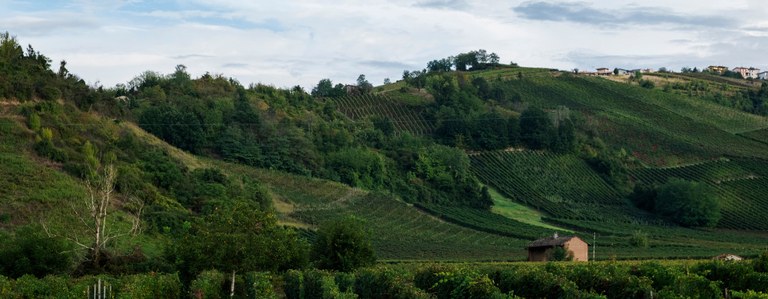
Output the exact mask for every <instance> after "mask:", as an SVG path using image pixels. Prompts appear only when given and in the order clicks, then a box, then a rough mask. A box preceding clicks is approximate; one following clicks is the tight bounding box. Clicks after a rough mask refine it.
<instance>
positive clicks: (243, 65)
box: [221, 62, 251, 69]
mask: <svg viewBox="0 0 768 299" xmlns="http://www.w3.org/2000/svg"><path fill="white" fill-rule="evenodd" d="M250 66H251V65H249V64H247V63H237V62H230V63H225V64H222V65H221V67H222V68H225V69H230V68H235V69H244V68H248V67H250Z"/></svg>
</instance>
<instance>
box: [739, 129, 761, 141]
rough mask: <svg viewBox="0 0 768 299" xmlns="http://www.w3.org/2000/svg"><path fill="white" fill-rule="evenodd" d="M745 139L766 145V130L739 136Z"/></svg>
mask: <svg viewBox="0 0 768 299" xmlns="http://www.w3.org/2000/svg"><path fill="white" fill-rule="evenodd" d="M740 135H741V136H744V137H746V138H749V139H752V140H755V141H759V142H762V143H765V144H768V129H762V130H754V131H750V132H744V133H741V134H740Z"/></svg>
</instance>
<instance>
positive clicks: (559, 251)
mask: <svg viewBox="0 0 768 299" xmlns="http://www.w3.org/2000/svg"><path fill="white" fill-rule="evenodd" d="M547 260H549V261H555V262H559V261H571V260H573V252H572V251H570V250H567V249H565V247H562V246H555V247H554V248H552V250H550V251H549V253H548V254H547Z"/></svg>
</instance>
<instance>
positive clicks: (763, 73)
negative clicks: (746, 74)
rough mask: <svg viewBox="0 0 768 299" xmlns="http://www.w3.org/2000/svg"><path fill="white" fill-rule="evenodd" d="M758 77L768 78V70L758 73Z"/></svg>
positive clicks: (761, 78)
mask: <svg viewBox="0 0 768 299" xmlns="http://www.w3.org/2000/svg"><path fill="white" fill-rule="evenodd" d="M757 78H758V79H760V80H768V72H762V73H758V74H757Z"/></svg>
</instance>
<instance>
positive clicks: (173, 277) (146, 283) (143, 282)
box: [119, 272, 207, 299]
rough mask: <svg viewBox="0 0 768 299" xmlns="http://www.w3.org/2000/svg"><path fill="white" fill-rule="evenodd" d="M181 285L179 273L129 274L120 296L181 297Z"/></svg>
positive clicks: (125, 277)
mask: <svg viewBox="0 0 768 299" xmlns="http://www.w3.org/2000/svg"><path fill="white" fill-rule="evenodd" d="M181 287H182V286H181V280H180V279H179V275H178V274H158V273H154V272H152V273H146V274H136V275H129V276H124V277H123V279H122V288H121V289H120V294H119V295H120V296H119V298H147V299H151V298H179V297H181ZM206 298H207V297H206Z"/></svg>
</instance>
